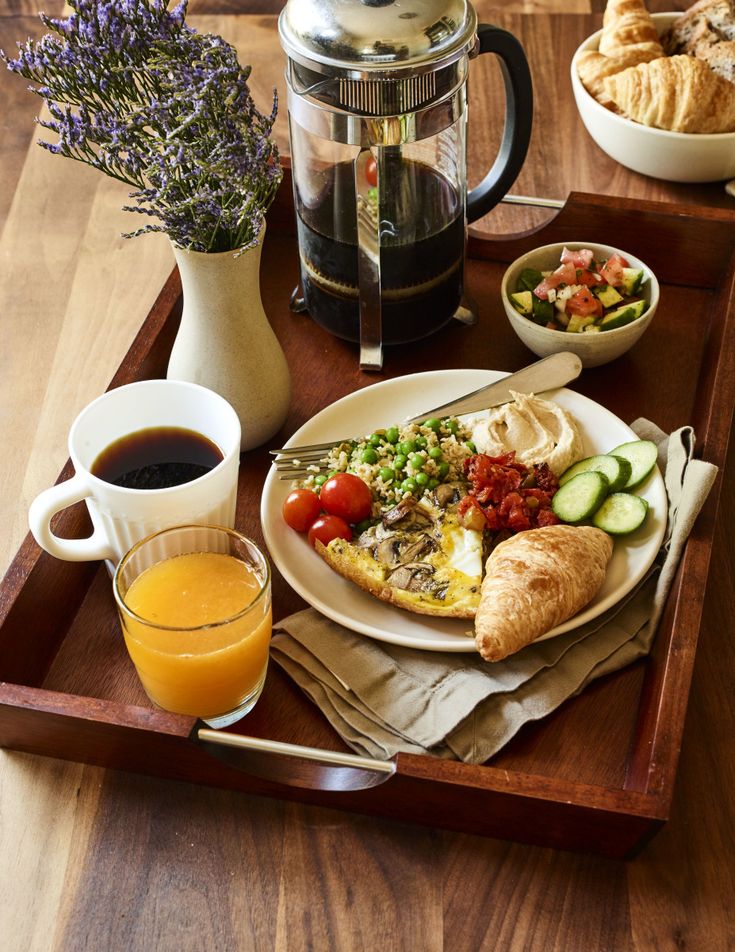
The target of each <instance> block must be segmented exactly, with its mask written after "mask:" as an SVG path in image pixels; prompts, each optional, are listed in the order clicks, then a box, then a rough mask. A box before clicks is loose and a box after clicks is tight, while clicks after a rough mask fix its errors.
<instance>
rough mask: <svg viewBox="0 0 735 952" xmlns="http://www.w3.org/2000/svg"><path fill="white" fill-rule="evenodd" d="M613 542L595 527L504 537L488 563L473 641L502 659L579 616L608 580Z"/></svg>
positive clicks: (484, 654) (551, 529) (486, 656)
mask: <svg viewBox="0 0 735 952" xmlns="http://www.w3.org/2000/svg"><path fill="white" fill-rule="evenodd" d="M612 550H613V543H612V540H611V538H610V536H608V535H607V534H606V533H605V532H602V531H601V530H600V529H596V528H594V527H593V526H567V525H560V526H544V527H543V528H541V529H532V530H530V531H527V532H519V533H518V534H517V535H514V536H512V537H511V538H510V539H508V540H506V541H505V542H501V543H500V544H499V545H498V546H496V548H495V549H494V550H493V552H492V553H491V554H490V556H489V558H488V560H487V563H486V566H485V578H484V579H483V582H482V589H481V593H480V604H479V606H478V609H477V615H476V616H475V643H476V645H477V648H478V651H479V652H480V654H481V655H482V657H483V658H484V659H485V660H486V661H501V660H502V659H503V658H506V657H508V655H511V654H514V653H515V652H516V651H519V650H520V649H521V648H524V647H525V646H526V645H529V644H531V642H533V641H535V640H536V638H538V637H540V636H541V635H543V634H545V633H546V632H547V631H551V629H552V628H555V627H556V626H557V625H560V624H561V623H562V622H564V621H566V620H567V619H569V618H571V617H572V616H573V615H576V613H577V612H578V611H580V610H581V609H582V608H584V606H585V605H587V604H588V603H589V602H590V601H591V600H592V599H593V598H594V596H595V595H596V594H597V592H598V591H599V589H600V586H601V585H602V583H603V581H604V579H605V572H606V571H607V564H608V562H609V561H610V557H611V555H612Z"/></svg>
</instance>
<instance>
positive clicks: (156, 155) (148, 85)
mask: <svg viewBox="0 0 735 952" xmlns="http://www.w3.org/2000/svg"><path fill="white" fill-rule="evenodd" d="M69 5H70V6H71V8H72V10H73V13H72V14H71V16H69V17H66V18H64V19H55V18H51V17H47V16H45V15H44V14H42V15H41V19H42V21H43V23H44V24H45V26H46V27H47V29H48V30H49V31H50V32H49V33H47V34H46V35H45V36H44V37H43V38H42V39H41V40H39V41H38V42H34V41H33V40H29V41H28V42H27V43H25V44H23V45H21V44H19V48H18V55H17V57H16V58H15V59H10V58H9V57H7V56H6V54H5V53H3V52H2V51H0V57H2V58H3V59H4V60H5V61H6V63H7V66H8V69H10V70H12V71H13V72H16V73H19V74H20V75H21V76H23V77H25V78H26V79H27V80H29V81H30V83H31V86H30V87H29V88H30V89H31V91H32V92H34V93H36V94H37V95H38V96H40V97H41V98H43V99H44V101H45V102H46V104H47V107H48V110H49V113H50V116H51V118H50V119H46V120H39V124H40V125H41V126H42V127H43V128H44V129H47V130H49V131H50V132H52V133H54V134H55V135H56V136H57V137H58V141H56V142H46V141H40V143H39V144H40V145H41V146H43V148H45V149H47V150H48V151H49V152H52V153H53V154H56V155H64V156H66V157H68V158H72V159H76V160H77V161H81V162H85V163H86V164H88V165H91V166H93V167H94V168H98V169H100V170H101V171H103V172H105V173H106V174H107V175H110V176H112V177H113V178H117V179H120V180H121V181H123V182H126V183H127V184H128V185H130V186H131V187H132V188H133V189H134V191H133V192H131V194H130V198H131V199H132V201H133V203H134V204H132V205H130V206H125V208H126V210H128V211H131V212H136V213H138V214H142V215H144V216H146V217H147V218H153V219H157V222H156V223H154V222H149V223H146V224H145V225H144V226H143V227H142V228H140V229H138V230H137V231H135V232H132V233H130V234H129V235H128V236H126V237H132V236H133V235H139V234H144V233H146V232H151V231H162V232H165V233H166V234H168V235H169V237H170V238H171V240H172V241H174V242H175V243H176V244H178V245H181V246H182V247H185V248H191V249H192V250H195V251H226V250H238V249H239V250H245V249H246V248H248V247H250V246H251V245H253V244H254V243H255V242H256V241H257V239H258V235H259V232H260V230H261V227H262V223H263V218H264V215H265V212H266V211H267V209H268V207H269V206H270V204H271V202H272V201H273V198H274V196H275V193H276V190H277V188H278V186H279V184H280V181H281V177H282V172H281V166H280V161H279V156H278V150H277V148H276V145H275V143H274V142H273V141H272V139H271V132H272V128H273V123H274V121H275V117H276V112H277V109H278V101H277V97H276V95H275V91H274V96H273V106H272V109H271V112H270V114H269V115H264V114H262V113H261V112H260V111H259V110H258V109H257V107H256V105H255V103H254V101H253V98H252V96H251V93H250V89H249V87H248V79H249V77H250V70H251V68H250V66H245V67H243V66H241V65H240V64H239V62H238V60H237V54H236V51H235V50H234V49H233V47H232V46H230V45H229V44H228V43H226V42H225V41H224V40H223V39H222V38H221V37H219V36H213V35H209V34H198V33H197V32H196V31H195V30H193V29H192V28H190V27H189V26H188V25H187V24H186V22H185V17H186V0H182V2H181V3H179V4H178V5H177V6H176V7H175V8H174V9H173V10H170V11H169V9H168V6H169V0H69Z"/></svg>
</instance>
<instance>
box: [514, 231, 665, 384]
mask: <svg viewBox="0 0 735 952" xmlns="http://www.w3.org/2000/svg"><path fill="white" fill-rule="evenodd" d="M565 247H566V248H569V250H570V251H578V250H579V249H581V248H591V249H592V251H593V253H594V257H595V260H596V261H600V260H603V259H607V258H609V257H610V256H611V255H612V254H613V253H614V252H615V251H617V252H619V253H620V254H621V255H622V256H623V257H624V258H625V259H626V260H627V261H628V264H629V265H630V267H631V268H639V269H640V270H642V271H643V272H644V274H645V278H644V284H643V286H642V288H641V296H642V297H643V298H644V299H645V300H646V301H648V308H647V310H646V311H645V312H644V314H642V315H641V317H639V318H636V320H634V321H631V323H630V324H625V325H624V326H623V327H616V328H614V329H613V330H609V331H600V332H599V333H598V334H589V333H587V334H585V333H581V334H572V333H569V332H568V331H555V330H551V329H550V328H548V327H544V326H543V325H541V324H535V323H534V322H533V321H532V320H531V319H530V318H528V317H524V315H523V314H520V313H519V312H518V311H517V310H516V309H515V308H514V307H513V305H512V304H511V302H510V297H509V295H510V294H512V293H513V292H514V291H515V290H516V287H517V284H518V277H519V275H520V273H521V271H522V270H523V269H524V268H536V269H537V270H538V271H553V270H554V269H556V268H558V267H559V260H560V258H561V253H562V250H563V249H564V248H565ZM500 294H501V296H502V299H503V307H504V309H505V314H506V317H507V318H508V320H509V321H510V325H511V327H512V328H513V330H514V331H515V332H516V334H517V335H518V336H519V337H520V339H521V340H522V341H523V343H524V344H525V345H526V347H528V349H529V350H532V351H533V353H534V354H537V355H538V356H539V357H548V356H549V354H556V353H559V352H560V351H571V352H572V353H573V354H577V356H578V357H579V358H580V360H581V361H582V366H583V367H599V366H600V365H601V364H607V363H609V362H610V361H611V360H615V358H616V357H620V355H621V354H624V353H625V352H626V351H627V350H630V348H631V347H632V346H633V345H634V344H635V343H636V342H637V341H638V340H640V338H641V337H642V336H643V334H645V332H646V329H647V328H648V326H649V324H650V323H651V321H652V320H653V316H654V314H655V313H656V308H657V307H658V297H659V286H658V281H657V280H656V276H655V275H654V273H653V272H652V271H651V269H650V268H649V267H648V266H647V265H646V264H644V263H643V262H642V261H641V260H640V258H636V257H635V255H631V254H629V253H628V252H627V251H623V250H622V249H620V248H611V247H610V246H609V245H598V244H594V243H592V242H588V241H587V242H584V241H566V242H561V243H559V244H553V245H543V246H542V247H540V248H534V250H533V251H529V252H528V253H527V254H525V255H522V256H521V257H520V258H517V259H516V260H515V261H514V262H513V263H512V264H511V265H510V266H509V267H508V269H507V270H506V272H505V274H504V275H503V280H502V283H501V285H500Z"/></svg>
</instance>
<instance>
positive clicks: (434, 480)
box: [428, 476, 439, 489]
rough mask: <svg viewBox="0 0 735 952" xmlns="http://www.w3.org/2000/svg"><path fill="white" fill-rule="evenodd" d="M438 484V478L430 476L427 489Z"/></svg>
mask: <svg viewBox="0 0 735 952" xmlns="http://www.w3.org/2000/svg"><path fill="white" fill-rule="evenodd" d="M438 485H439V480H438V479H435V478H434V477H433V476H432V477H431V479H430V480H429V482H428V488H429V489H436V487H437V486H438Z"/></svg>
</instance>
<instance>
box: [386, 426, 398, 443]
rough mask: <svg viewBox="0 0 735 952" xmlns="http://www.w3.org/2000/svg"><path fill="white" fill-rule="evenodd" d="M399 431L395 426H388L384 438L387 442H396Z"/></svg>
mask: <svg viewBox="0 0 735 952" xmlns="http://www.w3.org/2000/svg"><path fill="white" fill-rule="evenodd" d="M399 436H400V433H399V432H398V427H397V426H389V427H388V429H387V430H386V431H385V438H386V440H388V442H389V443H397V442H398V437H399Z"/></svg>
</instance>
